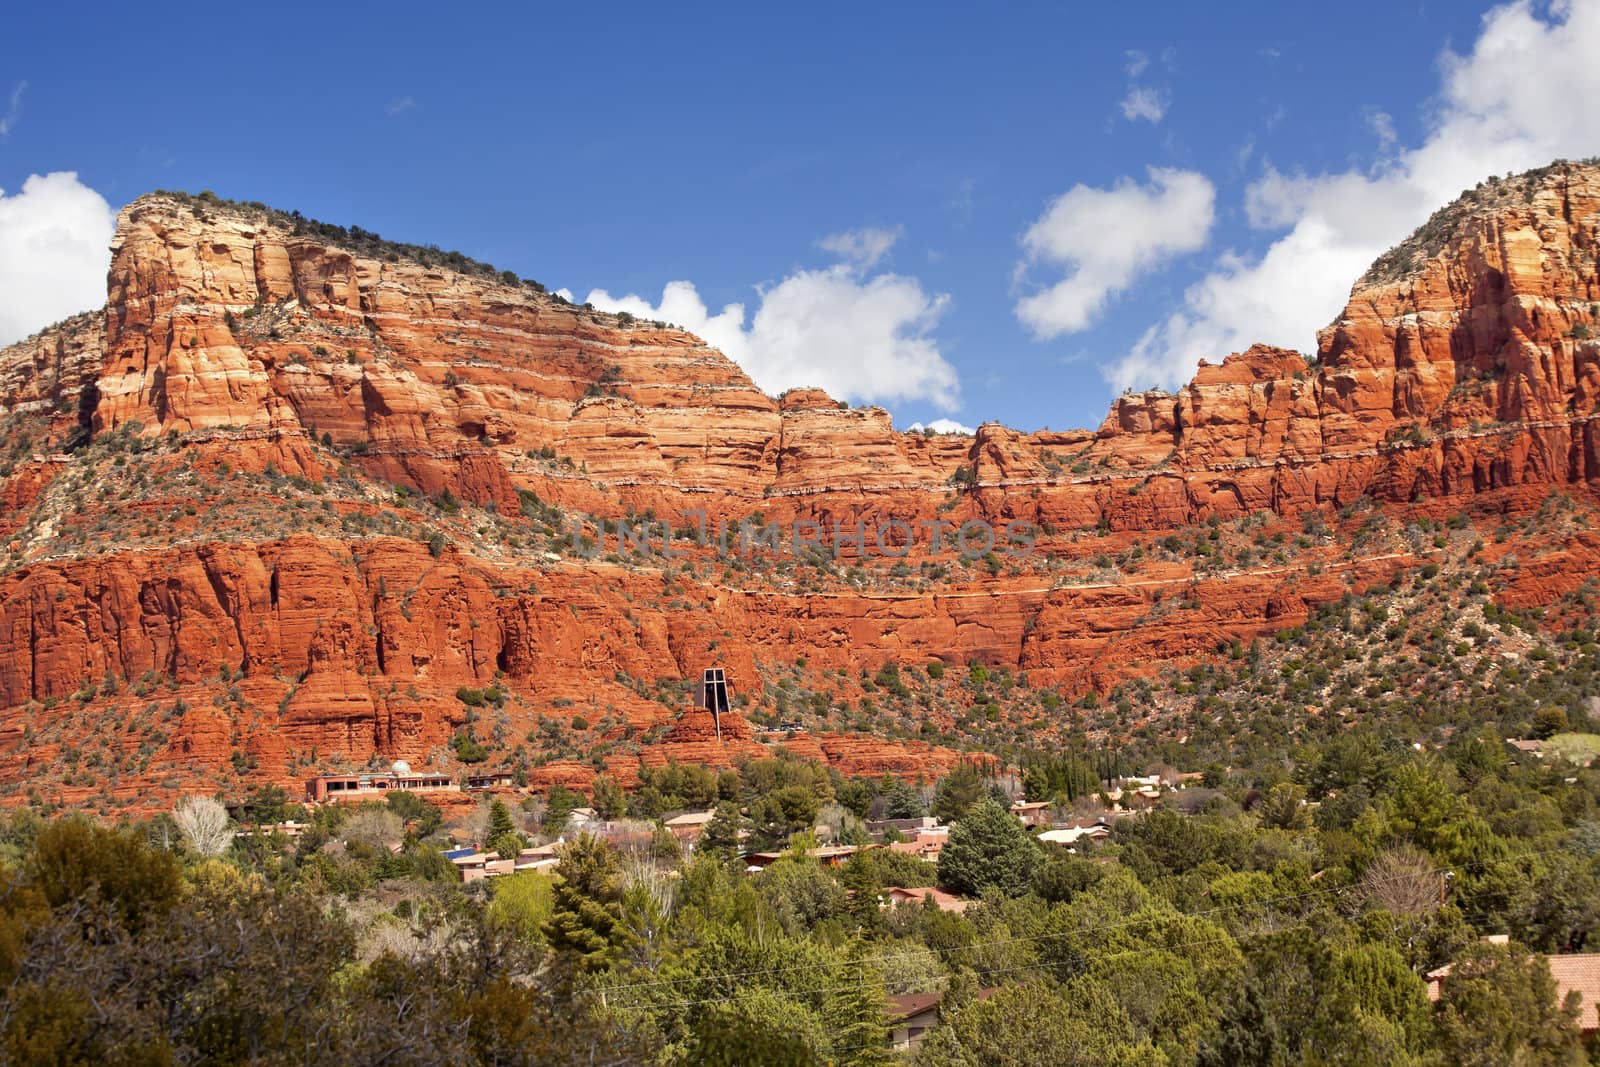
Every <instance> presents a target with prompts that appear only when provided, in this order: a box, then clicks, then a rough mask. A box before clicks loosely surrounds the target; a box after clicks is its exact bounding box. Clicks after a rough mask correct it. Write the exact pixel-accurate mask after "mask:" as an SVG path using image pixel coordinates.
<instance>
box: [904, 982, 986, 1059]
mask: <svg viewBox="0 0 1600 1067" xmlns="http://www.w3.org/2000/svg"><path fill="white" fill-rule="evenodd" d="M994 993H995V989H994V988H990V989H980V990H978V999H979V1000H988V999H989V998H990V997H991V996H993V995H994ZM943 999H944V994H943V993H903V994H900V995H899V996H892V997H890V998H889V1004H888V1007H887V1009H886V1010H885V1012H884V1015H885V1017H886V1018H887V1019H888V1020H889V1044H890V1046H891V1047H892V1048H893V1049H894V1050H895V1051H896V1052H908V1051H910V1050H911V1049H914V1048H916V1047H917V1046H918V1045H920V1044H922V1042H923V1039H924V1038H925V1037H926V1036H927V1033H928V1031H929V1030H932V1029H933V1028H934V1027H935V1026H937V1025H939V1004H940V1002H941V1001H942V1000H943Z"/></svg>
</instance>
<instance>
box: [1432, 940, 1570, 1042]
mask: <svg viewBox="0 0 1600 1067" xmlns="http://www.w3.org/2000/svg"><path fill="white" fill-rule="evenodd" d="M1485 940H1487V939H1485ZM1497 941H1498V943H1500V944H1504V941H1503V940H1499V939H1497ZM1545 959H1546V961H1547V962H1548V963H1549V965H1550V975H1551V977H1552V978H1554V979H1555V980H1556V1003H1558V1004H1559V1003H1562V1002H1564V1001H1565V1000H1566V999H1567V994H1568V993H1577V994H1578V996H1579V998H1580V1000H1579V1003H1578V1029H1580V1030H1582V1031H1583V1032H1584V1033H1586V1034H1589V1033H1594V1032H1595V1031H1597V1030H1600V952H1572V953H1567V954H1565V955H1560V956H1547V957H1545ZM1451 970H1452V966H1451V965H1450V964H1448V963H1447V964H1445V965H1444V966H1443V967H1439V968H1437V969H1436V970H1432V971H1429V972H1428V999H1429V1000H1438V999H1439V995H1440V992H1441V985H1442V984H1443V982H1444V980H1445V979H1447V978H1449V977H1450V972H1451Z"/></svg>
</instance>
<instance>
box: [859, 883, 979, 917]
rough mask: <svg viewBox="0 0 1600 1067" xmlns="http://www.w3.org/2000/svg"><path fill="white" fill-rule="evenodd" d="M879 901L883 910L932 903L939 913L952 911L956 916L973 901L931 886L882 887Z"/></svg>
mask: <svg viewBox="0 0 1600 1067" xmlns="http://www.w3.org/2000/svg"><path fill="white" fill-rule="evenodd" d="M880 899H881V900H882V901H883V906H884V907H885V908H892V907H894V906H895V905H896V904H924V903H926V902H928V901H932V902H933V906H934V907H936V908H938V909H939V910H940V911H953V912H955V913H956V914H957V915H959V914H961V913H962V912H964V911H966V910H967V909H968V908H969V907H971V906H972V905H973V903H974V901H971V900H968V899H967V898H966V897H962V896H957V895H956V894H954V893H947V892H945V891H944V890H943V889H935V888H933V887H932V886H928V887H926V888H923V887H905V886H898V885H891V886H884V888H883V895H882V896H881V897H880Z"/></svg>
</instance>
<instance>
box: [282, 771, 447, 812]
mask: <svg viewBox="0 0 1600 1067" xmlns="http://www.w3.org/2000/svg"><path fill="white" fill-rule="evenodd" d="M396 789H398V790H402V791H404V792H407V793H458V792H460V791H461V787H460V786H459V785H457V784H456V783H455V779H453V778H451V777H450V776H449V775H448V774H412V773H411V766H410V764H408V763H406V762H405V761H404V760H396V761H395V763H394V766H393V767H392V768H391V769H390V770H388V771H364V772H361V773H359V774H319V775H317V776H316V777H315V778H308V779H306V799H307V800H309V801H311V802H312V803H314V804H326V803H329V802H331V801H339V800H347V799H349V800H382V799H383V797H384V796H386V795H387V794H388V793H389V792H390V791H391V790H396Z"/></svg>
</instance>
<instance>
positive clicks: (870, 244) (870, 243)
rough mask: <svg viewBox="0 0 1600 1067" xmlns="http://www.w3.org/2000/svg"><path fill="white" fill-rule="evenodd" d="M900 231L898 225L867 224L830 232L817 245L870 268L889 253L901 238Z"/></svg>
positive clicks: (849, 261)
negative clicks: (890, 228)
mask: <svg viewBox="0 0 1600 1067" xmlns="http://www.w3.org/2000/svg"><path fill="white" fill-rule="evenodd" d="M900 233H901V231H900V228H899V227H898V226H897V227H895V228H894V229H892V230H882V229H878V228H877V227H875V226H867V227H863V228H862V229H859V230H845V231H844V232H842V233H830V234H829V235H828V236H826V237H824V238H823V239H822V240H820V241H818V242H817V247H818V248H820V249H822V250H823V251H824V252H832V253H833V254H834V255H836V256H838V257H839V258H840V259H842V260H845V261H846V262H848V263H854V264H856V265H857V266H859V267H863V268H869V267H874V266H877V264H878V261H879V260H881V259H882V258H883V257H884V256H886V255H888V254H889V249H891V248H893V247H894V245H895V242H896V241H898V240H900Z"/></svg>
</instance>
